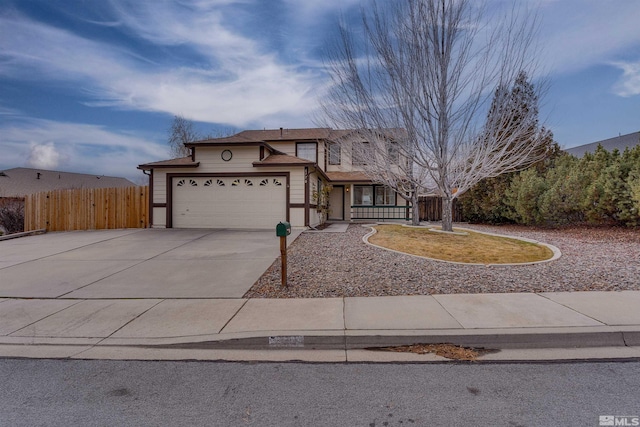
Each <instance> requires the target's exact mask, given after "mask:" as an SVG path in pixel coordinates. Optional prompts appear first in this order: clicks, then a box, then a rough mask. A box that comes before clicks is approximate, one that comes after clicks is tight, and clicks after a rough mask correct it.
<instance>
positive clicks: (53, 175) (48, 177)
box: [0, 168, 136, 198]
mask: <svg viewBox="0 0 640 427" xmlns="http://www.w3.org/2000/svg"><path fill="white" fill-rule="evenodd" d="M135 185H136V184H134V183H133V182H131V181H129V180H128V179H125V178H115V177H110V176H100V175H89V174H82V173H72V172H60V171H50V170H44V169H31V168H13V169H6V170H4V171H2V170H0V198H15V197H24V196H27V195H29V194H34V193H39V192H42V191H51V190H63V189H74V188H113V187H131V186H135Z"/></svg>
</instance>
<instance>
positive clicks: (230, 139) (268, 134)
mask: <svg viewBox="0 0 640 427" xmlns="http://www.w3.org/2000/svg"><path fill="white" fill-rule="evenodd" d="M352 132H353V130H334V129H331V128H306V129H284V128H280V129H263V130H243V131H242V132H240V133H237V134H235V135H231V136H227V137H224V138H211V139H203V140H202V141H194V142H191V143H188V144H186V145H187V146H198V145H254V144H260V143H268V142H270V141H304V140H313V141H315V140H319V139H337V138H340V137H342V136H345V135H347V134H349V133H352ZM267 146H268V144H267ZM269 148H271V147H269Z"/></svg>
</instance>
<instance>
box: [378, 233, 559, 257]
mask: <svg viewBox="0 0 640 427" xmlns="http://www.w3.org/2000/svg"><path fill="white" fill-rule="evenodd" d="M375 229H376V230H377V231H378V232H377V233H376V234H374V235H373V236H371V237H369V242H371V243H373V244H374V245H378V246H382V247H385V248H388V249H393V250H396V251H399V252H405V253H408V254H412V255H419V256H424V257H428V258H434V259H439V260H443V261H455V262H466V263H473V264H516V263H526V262H535V261H544V260H547V259H550V258H551V257H553V251H552V250H551V249H549V248H548V247H546V246H543V245H538V244H535V243H529V242H524V241H522V240H517V239H511V238H508V237H499V236H489V235H487V234H482V233H476V232H473V231H468V230H465V232H467V233H468V235H466V236H459V235H452V234H445V233H434V232H432V231H429V230H427V229H421V228H409V227H402V226H401V225H379V226H376V227H375ZM454 231H456V230H454Z"/></svg>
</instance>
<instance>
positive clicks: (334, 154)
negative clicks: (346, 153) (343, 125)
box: [329, 144, 341, 165]
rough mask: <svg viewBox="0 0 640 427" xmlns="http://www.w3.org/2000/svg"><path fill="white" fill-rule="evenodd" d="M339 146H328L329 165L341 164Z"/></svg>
mask: <svg viewBox="0 0 640 427" xmlns="http://www.w3.org/2000/svg"><path fill="white" fill-rule="evenodd" d="M340 154H341V153H340V145H339V144H329V164H330V165H339V164H340V162H341V159H340Z"/></svg>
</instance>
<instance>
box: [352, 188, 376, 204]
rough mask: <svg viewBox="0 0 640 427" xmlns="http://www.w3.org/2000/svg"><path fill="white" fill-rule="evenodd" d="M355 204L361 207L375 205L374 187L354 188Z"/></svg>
mask: <svg viewBox="0 0 640 427" xmlns="http://www.w3.org/2000/svg"><path fill="white" fill-rule="evenodd" d="M353 203H354V204H355V205H361V206H372V205H373V186H371V185H356V186H354V187H353Z"/></svg>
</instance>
